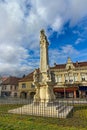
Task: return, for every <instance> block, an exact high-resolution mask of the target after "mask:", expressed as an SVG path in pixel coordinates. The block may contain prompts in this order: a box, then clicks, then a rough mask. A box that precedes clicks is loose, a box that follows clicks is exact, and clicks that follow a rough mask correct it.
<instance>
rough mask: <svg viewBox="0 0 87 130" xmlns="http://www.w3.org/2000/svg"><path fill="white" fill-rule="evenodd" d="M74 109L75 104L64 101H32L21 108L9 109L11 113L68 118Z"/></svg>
mask: <svg viewBox="0 0 87 130" xmlns="http://www.w3.org/2000/svg"><path fill="white" fill-rule="evenodd" d="M72 111H73V106H67V105H64V104H62V103H52V102H51V103H44V102H43V103H39V104H38V103H32V104H29V105H24V106H22V107H20V108H16V109H12V110H9V111H8V112H9V113H14V114H24V115H33V116H43V117H55V118H67V117H68V116H69V115H70V113H72Z"/></svg>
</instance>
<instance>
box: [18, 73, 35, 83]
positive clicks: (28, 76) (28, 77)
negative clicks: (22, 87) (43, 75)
mask: <svg viewBox="0 0 87 130" xmlns="http://www.w3.org/2000/svg"><path fill="white" fill-rule="evenodd" d="M26 81H33V72H31V73H30V74H28V75H27V76H25V77H24V78H22V79H20V80H19V82H26Z"/></svg>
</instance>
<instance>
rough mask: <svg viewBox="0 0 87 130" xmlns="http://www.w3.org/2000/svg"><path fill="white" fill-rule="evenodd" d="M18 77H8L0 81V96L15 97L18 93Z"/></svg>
mask: <svg viewBox="0 0 87 130" xmlns="http://www.w3.org/2000/svg"><path fill="white" fill-rule="evenodd" d="M19 79H20V78H17V77H12V76H10V77H8V78H7V79H6V80H4V81H3V82H2V83H1V96H2V97H17V95H18V81H19Z"/></svg>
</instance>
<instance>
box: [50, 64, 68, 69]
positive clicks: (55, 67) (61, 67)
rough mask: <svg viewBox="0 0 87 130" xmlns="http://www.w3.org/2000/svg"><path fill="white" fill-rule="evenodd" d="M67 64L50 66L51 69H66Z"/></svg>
mask: <svg viewBox="0 0 87 130" xmlns="http://www.w3.org/2000/svg"><path fill="white" fill-rule="evenodd" d="M65 67H66V64H58V65H57V64H56V65H55V66H54V67H50V69H64V68H65Z"/></svg>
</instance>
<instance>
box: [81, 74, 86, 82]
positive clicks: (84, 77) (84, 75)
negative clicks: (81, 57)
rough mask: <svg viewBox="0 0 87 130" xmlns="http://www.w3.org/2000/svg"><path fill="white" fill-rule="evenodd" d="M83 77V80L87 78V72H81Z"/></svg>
mask: <svg viewBox="0 0 87 130" xmlns="http://www.w3.org/2000/svg"><path fill="white" fill-rule="evenodd" d="M81 79H82V81H85V80H87V74H86V73H82V74H81Z"/></svg>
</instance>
